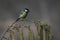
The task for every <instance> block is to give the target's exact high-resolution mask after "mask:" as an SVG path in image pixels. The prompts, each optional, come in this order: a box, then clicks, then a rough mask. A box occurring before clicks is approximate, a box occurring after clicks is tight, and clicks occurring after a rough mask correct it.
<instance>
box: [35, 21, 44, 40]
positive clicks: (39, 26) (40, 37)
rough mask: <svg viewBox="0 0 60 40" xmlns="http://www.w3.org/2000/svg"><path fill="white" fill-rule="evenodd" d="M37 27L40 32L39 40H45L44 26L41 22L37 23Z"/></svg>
mask: <svg viewBox="0 0 60 40" xmlns="http://www.w3.org/2000/svg"><path fill="white" fill-rule="evenodd" d="M35 25H36V27H37V31H38V40H43V25H42V24H41V22H40V21H38V22H37V23H36V22H35Z"/></svg>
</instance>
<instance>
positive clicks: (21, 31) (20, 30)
mask: <svg viewBox="0 0 60 40" xmlns="http://www.w3.org/2000/svg"><path fill="white" fill-rule="evenodd" d="M19 35H20V40H24V36H23V30H22V28H19Z"/></svg>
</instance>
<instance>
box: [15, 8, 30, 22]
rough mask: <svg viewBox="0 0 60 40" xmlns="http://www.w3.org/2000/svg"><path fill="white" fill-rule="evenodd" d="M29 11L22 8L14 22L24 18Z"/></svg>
mask: <svg viewBox="0 0 60 40" xmlns="http://www.w3.org/2000/svg"><path fill="white" fill-rule="evenodd" d="M29 12H30V10H29V9H28V8H25V9H24V10H22V11H21V14H20V15H19V17H18V19H17V20H16V21H15V22H17V21H18V20H19V19H25V18H26V17H27V15H28V13H29Z"/></svg>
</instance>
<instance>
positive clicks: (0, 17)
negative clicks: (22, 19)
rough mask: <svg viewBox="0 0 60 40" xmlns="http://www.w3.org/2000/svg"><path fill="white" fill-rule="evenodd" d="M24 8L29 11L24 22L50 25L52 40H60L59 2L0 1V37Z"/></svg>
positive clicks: (32, 0)
mask: <svg viewBox="0 0 60 40" xmlns="http://www.w3.org/2000/svg"><path fill="white" fill-rule="evenodd" d="M24 8H29V9H30V13H29V15H28V17H27V18H26V20H33V21H36V20H41V21H42V22H46V23H48V24H50V25H51V32H52V34H53V35H54V40H60V0H0V36H1V34H2V33H3V32H4V30H5V29H6V28H7V27H8V25H11V23H13V22H14V21H15V20H16V19H17V18H18V16H19V14H20V11H21V10H22V9H24Z"/></svg>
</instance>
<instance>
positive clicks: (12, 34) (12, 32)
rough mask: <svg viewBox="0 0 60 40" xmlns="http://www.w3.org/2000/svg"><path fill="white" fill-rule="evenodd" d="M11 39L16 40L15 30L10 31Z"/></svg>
mask: <svg viewBox="0 0 60 40" xmlns="http://www.w3.org/2000/svg"><path fill="white" fill-rule="evenodd" d="M10 40H15V38H14V31H10Z"/></svg>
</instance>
